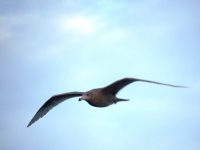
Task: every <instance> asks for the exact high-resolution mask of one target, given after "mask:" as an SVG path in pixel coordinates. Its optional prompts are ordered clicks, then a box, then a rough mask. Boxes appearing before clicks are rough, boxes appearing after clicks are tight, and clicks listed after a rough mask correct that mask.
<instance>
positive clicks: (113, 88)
mask: <svg viewBox="0 0 200 150" xmlns="http://www.w3.org/2000/svg"><path fill="white" fill-rule="evenodd" d="M135 81H142V82H148V83H155V84H160V85H166V86H171V87H180V88H184V86H179V85H172V84H166V83H160V82H155V81H150V80H143V79H137V78H123V79H121V80H117V81H115V82H114V83H112V84H110V85H108V86H106V87H104V88H103V89H102V90H103V91H105V92H109V93H111V94H113V95H116V94H117V93H118V92H119V91H120V90H121V89H122V88H123V87H125V86H127V85H128V84H130V83H132V82H135Z"/></svg>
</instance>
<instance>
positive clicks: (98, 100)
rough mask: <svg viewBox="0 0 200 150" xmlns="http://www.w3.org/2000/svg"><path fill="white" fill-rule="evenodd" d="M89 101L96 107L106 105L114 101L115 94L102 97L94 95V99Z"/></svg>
mask: <svg viewBox="0 0 200 150" xmlns="http://www.w3.org/2000/svg"><path fill="white" fill-rule="evenodd" d="M87 102H88V103H89V104H90V105H92V106H95V107H106V106H109V105H111V104H113V103H114V96H109V95H107V96H101V97H94V98H93V99H91V100H89V101H87Z"/></svg>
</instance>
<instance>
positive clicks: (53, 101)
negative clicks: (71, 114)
mask: <svg viewBox="0 0 200 150" xmlns="http://www.w3.org/2000/svg"><path fill="white" fill-rule="evenodd" d="M82 94H83V92H70V93H62V94H58V95H54V96H52V97H51V98H50V99H49V100H47V101H46V102H45V103H44V104H43V105H42V107H40V109H39V110H38V111H37V113H36V114H35V116H34V117H33V118H32V119H31V121H30V122H29V124H28V126H27V127H29V126H31V125H32V124H33V123H34V122H36V121H37V120H38V119H40V118H42V117H43V116H44V115H46V114H47V113H48V112H49V111H50V110H51V109H52V108H53V107H55V106H56V105H58V104H60V103H61V102H63V101H64V100H66V99H69V98H72V97H77V96H81V95H82Z"/></svg>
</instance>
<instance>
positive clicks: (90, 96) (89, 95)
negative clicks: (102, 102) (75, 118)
mask: <svg viewBox="0 0 200 150" xmlns="http://www.w3.org/2000/svg"><path fill="white" fill-rule="evenodd" d="M100 93H101V89H100V88H98V89H92V90H90V91H87V92H85V93H84V94H83V95H82V96H81V97H80V98H79V101H81V100H85V101H87V102H89V101H93V100H94V99H96V98H98V97H99V95H100Z"/></svg>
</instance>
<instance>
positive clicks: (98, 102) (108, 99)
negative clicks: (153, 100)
mask: <svg viewBox="0 0 200 150" xmlns="http://www.w3.org/2000/svg"><path fill="white" fill-rule="evenodd" d="M136 81H142V82H148V83H154V84H160V85H165V86H171V87H178V88H185V86H179V85H172V84H166V83H160V82H155V81H150V80H143V79H137V78H123V79H120V80H117V81H115V82H113V83H111V84H110V85H108V86H105V87H103V88H96V89H92V90H90V91H87V92H67V93H62V94H57V95H54V96H52V97H51V98H50V99H49V100H47V101H46V102H45V103H44V104H43V105H42V107H41V108H40V109H39V110H38V111H37V113H36V114H35V116H34V117H33V118H32V119H31V121H30V122H29V124H28V126H27V127H29V126H31V125H32V124H33V123H34V122H36V121H37V120H38V119H40V118H42V117H43V116H44V115H46V114H47V113H48V112H49V111H50V110H51V109H52V108H53V107H55V106H56V105H58V104H60V103H61V102H63V101H65V100H67V99H69V98H73V97H80V98H79V101H81V100H85V101H86V102H88V104H90V105H92V106H95V107H106V106H109V105H112V104H116V103H118V102H121V101H128V99H121V98H117V97H116V95H117V93H118V92H119V91H120V90H121V89H122V88H124V87H125V86H127V85H128V84H130V83H132V82H136Z"/></svg>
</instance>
